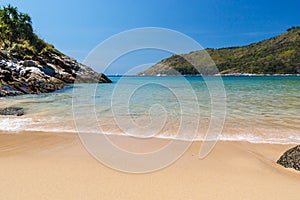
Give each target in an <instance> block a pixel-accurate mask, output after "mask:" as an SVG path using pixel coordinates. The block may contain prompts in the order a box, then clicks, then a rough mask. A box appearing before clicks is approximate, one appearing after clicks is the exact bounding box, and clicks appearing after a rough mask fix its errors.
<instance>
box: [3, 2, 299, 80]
mask: <svg viewBox="0 0 300 200" xmlns="http://www.w3.org/2000/svg"><path fill="white" fill-rule="evenodd" d="M7 4H11V5H13V6H16V7H17V8H18V9H19V10H20V11H21V12H25V13H28V14H29V15H30V16H31V18H32V22H33V28H34V31H35V32H36V33H37V34H38V35H39V36H40V37H41V38H42V39H45V41H47V42H49V43H51V44H54V45H55V47H56V48H57V49H59V50H60V51H62V52H63V53H64V54H66V55H69V56H71V57H74V58H75V59H76V60H78V61H80V62H82V61H83V60H84V58H85V57H86V56H87V55H88V53H89V52H90V51H91V50H92V49H93V48H94V47H95V46H97V45H98V44H99V43H101V42H103V41H104V40H106V39H107V38H109V37H111V36H112V35H115V34H118V33H120V32H123V31H126V30H130V29H134V28H141V27H162V28H168V29H172V30H176V31H179V32H181V33H183V34H185V35H187V36H189V37H191V38H193V39H194V40H196V41H197V42H198V43H199V44H200V45H202V46H203V47H204V48H215V49H217V48H226V47H236V46H244V45H247V44H251V43H255V42H258V41H261V40H264V39H268V38H271V37H274V36H276V35H279V34H280V33H283V32H284V31H286V29H288V28H290V27H292V26H297V25H300V22H299V19H300V13H299V11H298V8H299V7H300V2H299V1H297V0H287V1H285V2H284V4H283V3H282V2H274V1H271V0H267V1H262V2H261V1H259V0H255V1H254V2H253V1H252V2H249V1H246V0H241V1H238V2H233V1H230V0H225V1H224V0H223V1H221V0H212V1H190V2H188V3H184V2H181V1H171V0H166V1H158V0H154V1H152V2H143V1H136V2H132V1H127V0H125V1H122V2H120V1H116V0H113V1H110V2H104V1H96V0H89V1H85V2H84V3H82V1H76V0H75V1H58V0H53V1H49V2H41V1H38V0H32V1H29V2H25V1H18V0H4V1H3V2H2V3H1V5H2V6H3V5H7ZM186 53H188V52H186ZM149 57H151V58H145V59H146V61H147V62H146V61H142V58H139V59H141V60H140V61H139V62H136V61H135V59H134V56H133V57H130V58H128V59H127V60H124V59H123V60H122V63H120V62H119V63H117V64H116V65H115V68H116V69H115V70H113V71H112V72H109V73H113V74H115V73H123V72H126V71H128V69H130V67H132V66H134V65H136V64H139V63H149V60H150V61H151V62H153V63H156V62H158V61H160V60H161V59H163V58H165V57H167V56H166V55H164V54H160V55H152V56H149Z"/></svg>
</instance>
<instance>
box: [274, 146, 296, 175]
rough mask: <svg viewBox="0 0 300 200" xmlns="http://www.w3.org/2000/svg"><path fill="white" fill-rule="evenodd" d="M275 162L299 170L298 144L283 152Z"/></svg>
mask: <svg viewBox="0 0 300 200" xmlns="http://www.w3.org/2000/svg"><path fill="white" fill-rule="evenodd" d="M277 163H278V164H280V165H282V166H284V167H285V168H293V169H295V170H298V171H300V145H298V146H296V147H294V148H292V149H290V150H288V151H287V152H285V153H284V154H283V155H282V156H281V157H280V158H279V160H278V161H277Z"/></svg>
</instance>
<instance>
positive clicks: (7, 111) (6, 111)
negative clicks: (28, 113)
mask: <svg viewBox="0 0 300 200" xmlns="http://www.w3.org/2000/svg"><path fill="white" fill-rule="evenodd" d="M0 115H15V116H21V115H24V109H23V108H20V107H7V108H3V109H0Z"/></svg>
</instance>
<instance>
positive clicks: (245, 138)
mask: <svg viewBox="0 0 300 200" xmlns="http://www.w3.org/2000/svg"><path fill="white" fill-rule="evenodd" d="M28 122H32V119H31V118H22V119H14V123H11V120H10V119H3V120H2V121H1V122H0V131H4V132H2V134H3V133H5V134H13V133H16V132H17V133H20V132H41V133H73V134H74V133H76V134H84V133H90V134H91V133H92V134H103V135H112V136H125V137H135V138H141V139H147V138H158V139H169V140H180V141H188V142H197V141H200V142H204V141H228V142H250V143H257V144H299V143H300V135H299V136H295V135H289V136H287V137H284V138H279V137H272V138H266V137H262V136H258V135H253V134H238V135H221V136H220V137H218V138H203V137H202V136H198V137H194V138H186V137H178V136H176V135H167V134H160V135H155V136H151V137H147V136H143V135H133V134H126V133H117V132H107V131H104V132H97V131H85V132H82V131H78V130H74V129H66V128H52V129H47V128H45V127H43V128H42V127H35V128H33V127H31V128H26V124H28ZM8 124H9V125H8Z"/></svg>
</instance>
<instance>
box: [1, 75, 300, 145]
mask: <svg viewBox="0 0 300 200" xmlns="http://www.w3.org/2000/svg"><path fill="white" fill-rule="evenodd" d="M110 78H111V79H112V80H113V83H112V84H79V85H75V86H73V85H70V86H67V87H66V88H65V89H63V90H61V91H57V92H55V93H50V94H42V95H24V96H17V97H9V98H1V99H0V103H1V107H5V106H21V107H24V108H25V112H26V114H25V115H24V116H21V117H13V116H11V117H7V116H1V117H0V130H1V131H8V133H9V132H10V131H11V132H15V131H24V130H31V131H52V132H60V131H64V132H76V131H81V132H85V131H86V132H95V133H105V134H126V135H133V136H138V137H152V136H154V137H166V138H178V139H185V140H201V139H204V138H205V135H206V134H207V132H208V130H209V128H212V132H214V131H215V132H214V133H213V134H215V135H214V136H217V135H218V130H213V128H214V127H217V126H222V124H223V120H222V117H223V116H224V117H226V119H225V123H224V126H223V127H222V128H223V129H222V135H221V137H220V138H221V139H222V140H246V141H250V142H266V143H299V142H300V101H299V99H300V92H299V91H300V77H299V76H298V77H297V76H251V77H242V76H239V77H234V76H233V77H230V76H228V77H222V79H221V78H220V77H205V78H204V79H203V78H201V77H123V78H120V77H110ZM221 80H222V81H221ZM223 86H224V88H225V90H223ZM222 91H225V93H224V95H225V96H224V97H226V98H225V99H223V98H222V97H223V96H222V94H223V93H222ZM223 100H224V102H221V103H220V104H214V103H213V102H214V101H216V102H219V101H223ZM223 105H224V106H226V107H225V108H226V112H225V110H223V108H222V107H220V106H223ZM225 108H224V109H225ZM74 119H75V121H74ZM212 119H215V121H213V123H212ZM75 122H76V123H75ZM76 125H77V127H76ZM209 125H211V127H210V126H209ZM209 138H210V137H209Z"/></svg>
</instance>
